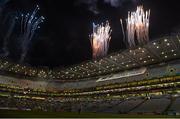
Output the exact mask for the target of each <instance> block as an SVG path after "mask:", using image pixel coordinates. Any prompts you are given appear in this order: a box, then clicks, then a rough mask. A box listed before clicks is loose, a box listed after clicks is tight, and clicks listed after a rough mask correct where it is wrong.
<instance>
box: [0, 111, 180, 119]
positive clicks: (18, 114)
mask: <svg viewBox="0 0 180 119" xmlns="http://www.w3.org/2000/svg"><path fill="white" fill-rule="evenodd" d="M0 117H1V118H56V117H57V118H180V116H167V115H133V114H110V113H84V112H83V113H81V114H78V113H76V112H40V111H12V110H0Z"/></svg>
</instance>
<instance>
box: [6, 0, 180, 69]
mask: <svg viewBox="0 0 180 119" xmlns="http://www.w3.org/2000/svg"><path fill="white" fill-rule="evenodd" d="M87 1H88V2H87ZM105 1H107V0H105ZM115 1H118V0H115ZM119 1H120V2H118V4H113V3H108V2H103V0H84V1H83V0H10V1H9V3H8V4H7V5H6V9H7V11H15V12H16V11H17V13H18V12H20V11H25V12H26V11H30V10H31V11H32V10H33V9H34V7H35V6H36V4H38V5H39V6H40V8H41V10H40V11H39V14H41V15H43V16H44V17H45V18H46V20H45V22H44V23H43V24H41V29H39V30H38V31H37V32H36V36H35V37H34V39H33V42H32V44H31V45H30V49H29V52H28V55H27V58H26V63H28V64H30V65H32V66H48V67H63V66H68V65H72V64H77V63H80V62H83V61H86V60H90V59H92V58H91V46H90V41H89V35H90V33H91V32H92V23H93V22H94V23H96V24H97V23H101V22H105V21H106V20H109V22H110V25H111V27H112V30H113V32H112V39H111V42H110V48H109V53H112V52H116V51H119V50H121V49H125V46H124V43H123V42H122V31H121V26H120V22H119V19H120V18H123V19H125V18H127V13H128V11H130V10H131V11H134V10H135V9H136V6H137V5H143V6H144V8H145V9H151V18H150V38H151V40H153V39H154V38H157V37H160V36H162V35H165V34H169V33H170V32H171V31H172V29H173V28H174V27H177V26H178V25H179V23H180V7H179V0H141V1H138V0H119ZM14 54H16V53H14ZM9 58H10V59H12V60H13V55H12V56H10V57H9ZM15 61H16V60H15Z"/></svg>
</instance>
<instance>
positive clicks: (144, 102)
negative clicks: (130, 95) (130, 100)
mask: <svg viewBox="0 0 180 119" xmlns="http://www.w3.org/2000/svg"><path fill="white" fill-rule="evenodd" d="M147 100H148V99H145V100H143V101H142V102H141V103H139V104H137V105H136V106H135V107H133V108H132V109H130V110H129V111H127V113H130V112H131V111H133V110H135V109H136V108H138V107H139V106H141V105H142V104H144V103H145V102H146V101H147Z"/></svg>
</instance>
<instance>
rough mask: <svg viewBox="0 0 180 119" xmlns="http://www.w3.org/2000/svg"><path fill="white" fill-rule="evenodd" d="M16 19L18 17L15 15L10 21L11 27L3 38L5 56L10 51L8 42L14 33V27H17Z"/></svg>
mask: <svg viewBox="0 0 180 119" xmlns="http://www.w3.org/2000/svg"><path fill="white" fill-rule="evenodd" d="M16 20H17V17H14V18H13V19H12V20H11V21H10V22H11V24H10V27H9V29H8V31H7V33H6V34H5V37H4V39H3V41H4V42H3V52H4V54H3V56H8V55H9V51H8V46H7V45H8V42H9V39H10V36H11V34H12V32H13V30H14V27H15V24H16Z"/></svg>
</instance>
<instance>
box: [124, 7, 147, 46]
mask: <svg viewBox="0 0 180 119" xmlns="http://www.w3.org/2000/svg"><path fill="white" fill-rule="evenodd" d="M149 18H150V10H148V11H144V9H143V6H138V7H137V10H136V11H135V12H128V18H127V19H126V24H127V26H126V29H127V31H126V35H127V42H128V44H129V47H134V46H135V45H136V42H135V40H136V39H137V43H138V44H145V43H147V42H148V41H149ZM121 22H122V21H121ZM121 24H122V23H121Z"/></svg>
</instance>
